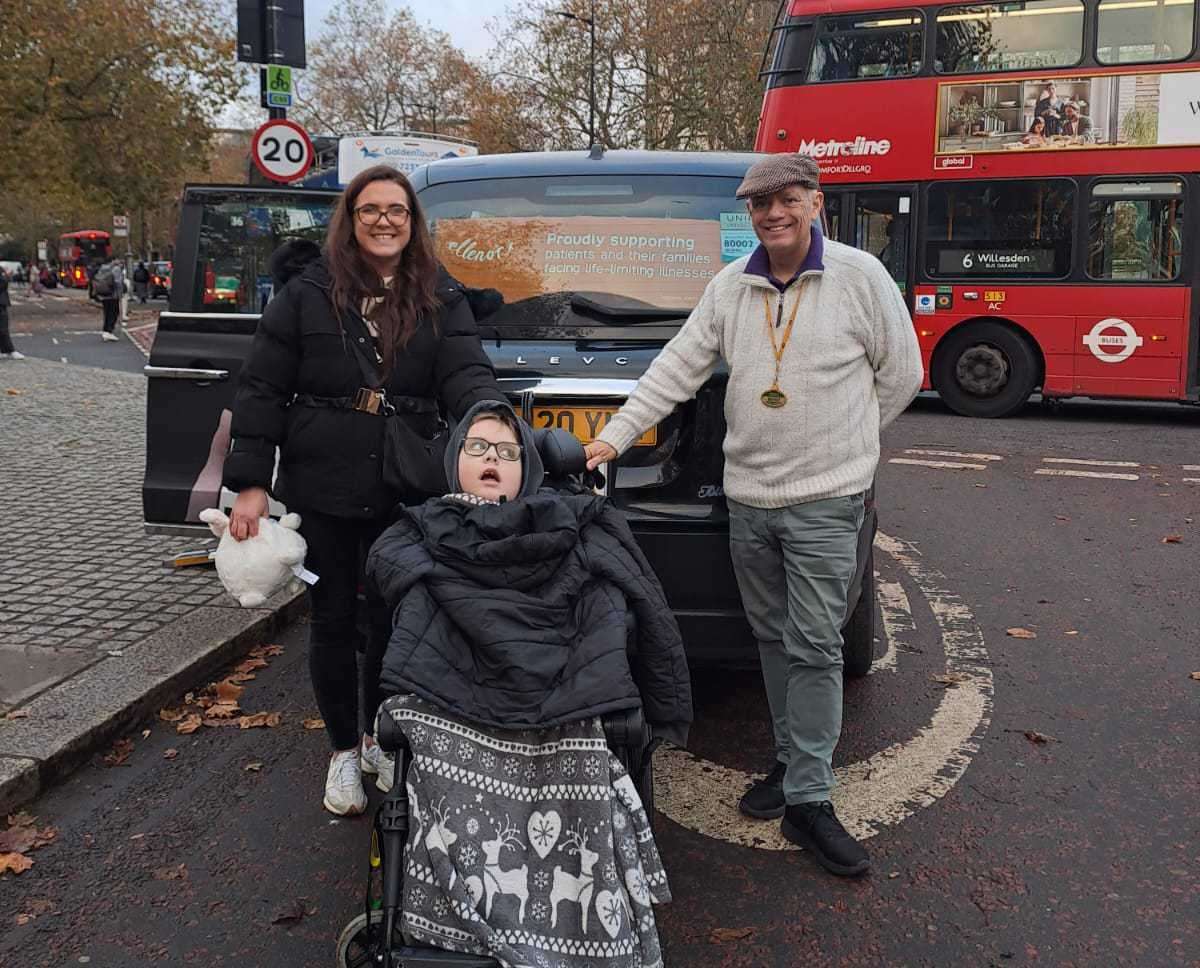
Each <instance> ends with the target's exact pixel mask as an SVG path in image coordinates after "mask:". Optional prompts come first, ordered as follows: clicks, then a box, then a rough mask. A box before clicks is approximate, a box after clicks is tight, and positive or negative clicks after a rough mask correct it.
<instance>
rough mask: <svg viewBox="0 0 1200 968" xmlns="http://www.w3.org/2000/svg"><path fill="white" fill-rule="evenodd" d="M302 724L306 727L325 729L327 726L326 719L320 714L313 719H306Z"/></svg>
mask: <svg viewBox="0 0 1200 968" xmlns="http://www.w3.org/2000/svg"><path fill="white" fill-rule="evenodd" d="M300 725H301V726H303V727H304V728H305V729H324V728H325V720H323V719H321V718H320V717H319V716H318V717H315V718H313V719H305V720H303V721H302V722H301V723H300Z"/></svg>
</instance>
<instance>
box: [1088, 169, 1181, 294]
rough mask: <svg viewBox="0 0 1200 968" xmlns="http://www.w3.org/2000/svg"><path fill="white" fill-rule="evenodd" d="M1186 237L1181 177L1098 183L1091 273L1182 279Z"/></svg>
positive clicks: (1092, 224)
mask: <svg viewBox="0 0 1200 968" xmlns="http://www.w3.org/2000/svg"><path fill="white" fill-rule="evenodd" d="M1131 196H1137V197H1131ZM1147 196H1154V197H1147ZM1182 240H1183V185H1182V183H1180V182H1179V181H1177V180H1171V181H1162V182H1115V183H1114V182H1105V183H1103V184H1100V185H1097V186H1096V187H1095V189H1093V191H1092V203H1091V206H1090V209H1089V212H1088V275H1089V276H1091V277H1092V278H1093V279H1121V280H1126V279H1140V280H1144V281H1147V282H1166V281H1170V280H1172V279H1177V278H1178V277H1179V269H1180V256H1181V249H1182Z"/></svg>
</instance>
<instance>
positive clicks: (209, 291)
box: [203, 265, 217, 303]
mask: <svg viewBox="0 0 1200 968" xmlns="http://www.w3.org/2000/svg"><path fill="white" fill-rule="evenodd" d="M203 301H204V302H205V303H215V302H216V301H217V276H216V273H215V272H213V271H212V266H208V265H206V266H205V267H204V296H203Z"/></svg>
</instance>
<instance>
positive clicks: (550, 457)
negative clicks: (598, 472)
mask: <svg viewBox="0 0 1200 968" xmlns="http://www.w3.org/2000/svg"><path fill="white" fill-rule="evenodd" d="M533 439H534V442H535V443H536V445H537V451H538V454H540V455H541V458H542V464H543V465H545V468H546V478H547V480H548V481H555V480H562V479H563V478H565V477H568V476H570V475H572V474H582V473H583V472H584V470H585V469H586V468H587V455H586V454H585V453H584V451H583V444H581V443H580V442H579V438H578V437H576V436H575V435H574V434H572V433H570V432H569V431H566V430H563V429H561V428H560V427H542V428H539V429H537V430H534V431H533Z"/></svg>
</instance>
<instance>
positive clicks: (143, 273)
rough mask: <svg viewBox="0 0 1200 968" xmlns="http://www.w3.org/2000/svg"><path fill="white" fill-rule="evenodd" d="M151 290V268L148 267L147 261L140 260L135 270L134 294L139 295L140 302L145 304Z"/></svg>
mask: <svg viewBox="0 0 1200 968" xmlns="http://www.w3.org/2000/svg"><path fill="white" fill-rule="evenodd" d="M149 291H150V270H149V269H147V268H146V263H144V262H139V263H138V264H137V268H136V269H134V270H133V294H134V295H135V296H137V297H138V302H140V303H142V304H143V305H145V302H146V296H147V295H148V294H149Z"/></svg>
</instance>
